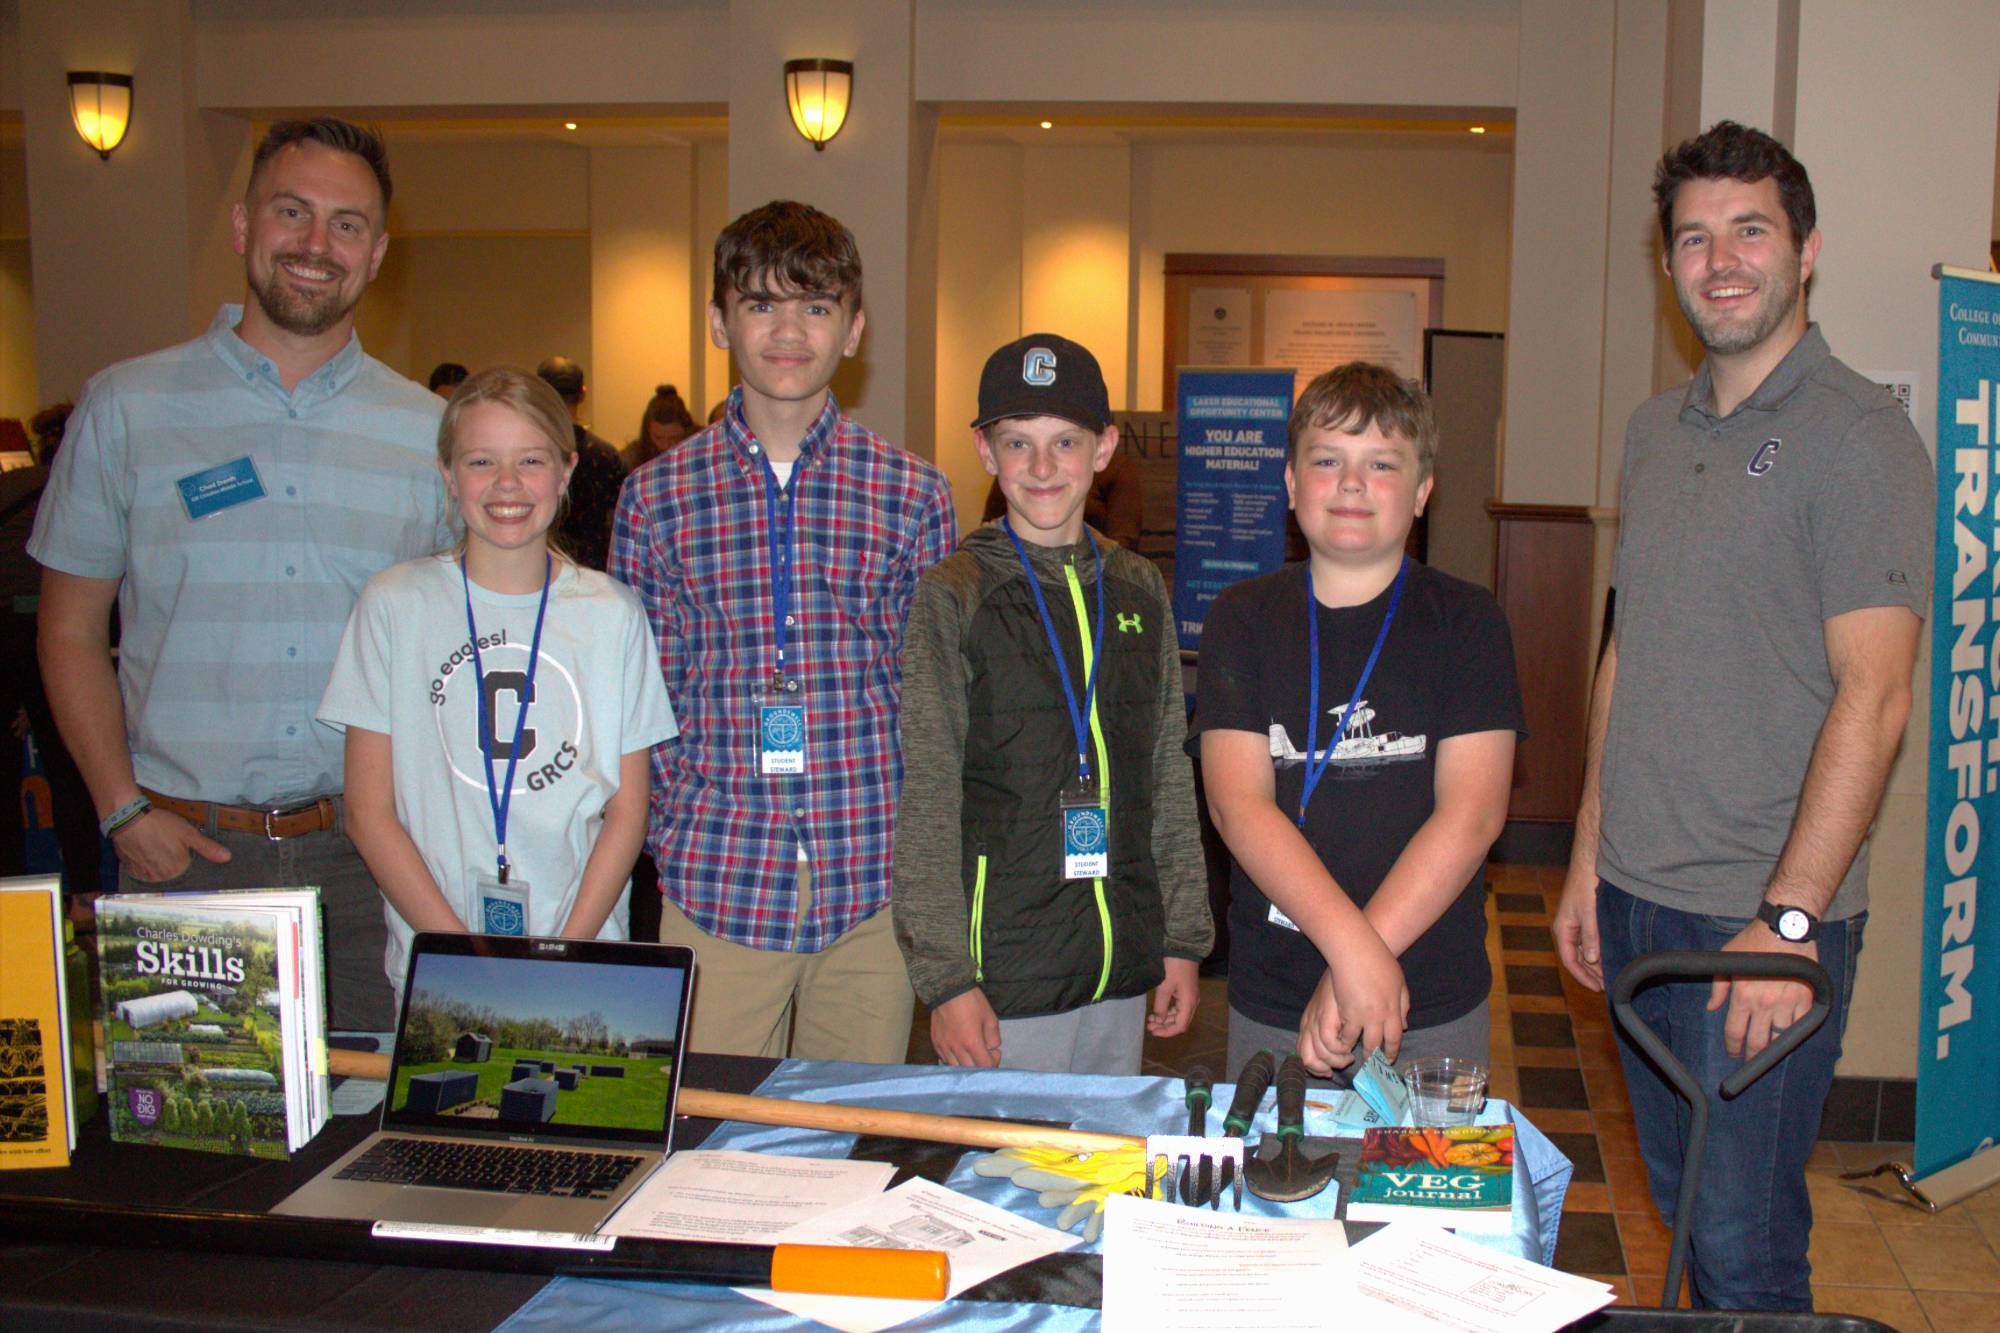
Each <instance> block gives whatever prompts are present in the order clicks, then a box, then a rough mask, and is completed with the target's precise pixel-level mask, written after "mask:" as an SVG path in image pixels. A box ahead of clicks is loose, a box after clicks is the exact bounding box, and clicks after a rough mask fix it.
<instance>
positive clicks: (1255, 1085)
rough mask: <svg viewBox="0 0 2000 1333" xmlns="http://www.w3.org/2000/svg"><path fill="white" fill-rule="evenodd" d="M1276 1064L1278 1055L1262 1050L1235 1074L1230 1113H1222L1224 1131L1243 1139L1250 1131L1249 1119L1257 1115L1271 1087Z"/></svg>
mask: <svg viewBox="0 0 2000 1333" xmlns="http://www.w3.org/2000/svg"><path fill="white" fill-rule="evenodd" d="M1277 1064H1278V1057H1277V1056H1275V1055H1273V1054H1271V1053H1270V1052H1269V1051H1259V1052H1257V1054H1255V1055H1253V1056H1251V1057H1250V1061H1249V1063H1248V1064H1246V1065H1244V1066H1243V1072H1242V1073H1240V1074H1238V1075H1237V1076H1236V1096H1235V1098H1234V1099H1233V1100H1232V1101H1231V1102H1230V1103H1229V1114H1228V1115H1227V1116H1225V1117H1223V1121H1222V1132H1223V1133H1225V1134H1234V1135H1235V1136H1236V1137H1237V1138H1239V1139H1240V1138H1242V1137H1243V1136H1245V1135H1246V1134H1248V1133H1249V1132H1250V1122H1251V1121H1253V1120H1255V1119H1256V1118H1257V1108H1258V1107H1259V1106H1262V1105H1263V1104H1264V1094H1265V1093H1266V1092H1268V1091H1270V1089H1271V1079H1272V1077H1273V1076H1274V1074H1275V1072H1276V1068H1277Z"/></svg>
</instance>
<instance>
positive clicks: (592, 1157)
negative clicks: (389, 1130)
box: [335, 1139, 640, 1199]
mask: <svg viewBox="0 0 2000 1333" xmlns="http://www.w3.org/2000/svg"><path fill="white" fill-rule="evenodd" d="M639 1162H640V1159H639V1158H638V1157H636V1156H625V1155H621V1154H618V1153H598V1152H566V1151H563V1150H562V1149H558V1148H531V1147H519V1146H515V1145H511V1144H500V1143H458V1142H453V1141H451V1140H448V1139H383V1140H381V1141H380V1142H378V1143H377V1144H376V1145H375V1146H374V1147H372V1148H370V1149H369V1150H368V1151H367V1152H365V1153H363V1154H361V1156H359V1157H357V1158H355V1159H354V1160H353V1161H352V1162H350V1163H348V1165H347V1166H346V1167H345V1168H343V1169H342V1170H341V1171H340V1172H338V1173H337V1174H336V1176H335V1179H337V1180H359V1181H369V1182H377V1183H382V1184H389V1185H424V1186H430V1187H433V1188H437V1189H453V1190H480V1191H483V1192H485V1193H490V1194H541V1195H552V1196H555V1197H557V1198H564V1199H608V1198H610V1197H611V1194H612V1192H613V1191H614V1190H616V1189H617V1188H618V1187H619V1185H621V1184H623V1183H624V1180H625V1177H627V1176H629V1175H631V1174H632V1172H633V1171H634V1170H636V1169H637V1168H638V1166H639Z"/></svg>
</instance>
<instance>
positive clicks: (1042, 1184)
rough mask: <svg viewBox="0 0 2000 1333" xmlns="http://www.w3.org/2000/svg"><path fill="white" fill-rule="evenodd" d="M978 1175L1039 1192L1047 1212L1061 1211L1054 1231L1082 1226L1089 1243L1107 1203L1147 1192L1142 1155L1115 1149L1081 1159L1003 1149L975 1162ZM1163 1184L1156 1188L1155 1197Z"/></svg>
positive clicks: (1099, 1228)
mask: <svg viewBox="0 0 2000 1333" xmlns="http://www.w3.org/2000/svg"><path fill="white" fill-rule="evenodd" d="M972 1169H973V1171H974V1172H975V1173H977V1174H978V1175H982V1176H988V1177H1004V1178H1005V1179H1007V1180H1010V1181H1012V1182H1013V1183H1014V1184H1015V1185H1017V1186H1019V1187H1020V1188H1022V1189H1028V1190H1034V1191H1036V1202H1037V1203H1039V1204H1040V1205H1041V1206H1042V1207H1044V1208H1061V1209H1062V1212H1061V1213H1059V1214H1058V1215H1057V1216H1056V1226H1057V1227H1059V1228H1061V1229H1062V1230H1064V1231H1067V1230H1069V1229H1070V1228H1071V1227H1073V1226H1075V1225H1076V1224H1077V1222H1078V1221H1079V1220H1082V1221H1083V1224H1084V1225H1083V1238H1084V1240H1085V1241H1093V1240H1096V1239H1097V1237H1098V1236H1099V1234H1100V1233H1102V1232H1103V1230H1104V1201H1105V1200H1106V1199H1108V1198H1109V1197H1111V1196H1112V1195H1114V1194H1139V1195H1143V1194H1145V1192H1146V1163H1145V1154H1144V1152H1143V1150H1141V1149H1138V1148H1133V1149H1129V1150H1121V1149H1113V1150H1110V1151H1107V1152H1097V1153H1090V1154H1088V1155H1087V1156H1080V1155H1078V1154H1076V1153H1068V1152H1060V1151H1057V1150H1055V1149H1052V1148H1005V1149H1002V1150H1001V1151H999V1152H996V1153H989V1154H987V1155H986V1156H984V1157H981V1158H979V1159H978V1160H977V1161H975V1162H973V1164H972ZM1164 1184H1165V1182H1164V1181H1155V1182H1154V1191H1153V1192H1154V1194H1155V1195H1158V1194H1160V1193H1161V1189H1162V1187H1163V1186H1164Z"/></svg>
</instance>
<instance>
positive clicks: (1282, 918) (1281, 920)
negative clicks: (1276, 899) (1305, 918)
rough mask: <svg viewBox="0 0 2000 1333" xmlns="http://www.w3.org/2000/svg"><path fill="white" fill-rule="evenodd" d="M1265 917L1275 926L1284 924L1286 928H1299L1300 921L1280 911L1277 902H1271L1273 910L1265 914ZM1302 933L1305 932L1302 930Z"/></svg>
mask: <svg viewBox="0 0 2000 1333" xmlns="http://www.w3.org/2000/svg"><path fill="white" fill-rule="evenodd" d="M1264 919H1265V920H1266V921H1269V922H1270V923H1271V924H1272V925H1274V926H1283V927H1284V928H1285V929H1286V930H1298V929H1299V923H1298V922H1296V921H1294V920H1292V919H1291V918H1290V917H1288V916H1286V915H1285V914H1284V913H1283V912H1280V911H1279V910H1278V905H1277V904H1276V903H1272V904H1271V910H1270V911H1269V912H1266V913H1265V914H1264ZM1300 933H1301V934H1303V933H1304V932H1303V931H1301V932H1300Z"/></svg>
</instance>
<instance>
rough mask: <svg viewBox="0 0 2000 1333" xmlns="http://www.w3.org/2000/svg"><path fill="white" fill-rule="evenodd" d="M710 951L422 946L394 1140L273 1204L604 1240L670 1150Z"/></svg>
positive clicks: (419, 940) (409, 997) (395, 1067)
mask: <svg viewBox="0 0 2000 1333" xmlns="http://www.w3.org/2000/svg"><path fill="white" fill-rule="evenodd" d="M693 985H694V952H693V951H692V950H690V949H685V948H680V947H677V946H673V945H664V944H634V943H627V942H624V941H613V940H556V939H537V938H532V937H529V938H522V937H510V936H499V935H447V934H432V933H428V932H426V933H422V934H419V935H418V936H417V937H416V939H415V940H414V941H413V942H412V945H411V954H410V972H409V978H408V982H407V984H406V985H405V986H404V988H403V1012H402V1016H401V1020H400V1022H399V1023H398V1025H397V1028H396V1049H395V1055H394V1057H393V1059H392V1061H391V1063H390V1066H389V1090H388V1095H387V1096H386V1097H385V1098H384V1099H383V1102H382V1123H381V1127H380V1128H379V1129H378V1130H377V1131H376V1132H375V1133H374V1134H371V1135H369V1136H368V1138H366V1139H364V1140H363V1141H362V1142H361V1143H360V1144H359V1145H357V1146H356V1147H355V1148H354V1149H353V1150H352V1151H350V1152H348V1153H346V1154H345V1155H343V1156H342V1157H341V1159H340V1160H339V1161H337V1162H335V1163H334V1164H333V1165H332V1166H330V1167H328V1168H327V1169H326V1170H324V1171H322V1172H321V1173H320V1174H319V1175H317V1176H315V1177H314V1178H313V1179H312V1180H311V1181H310V1182H309V1183H307V1184H306V1185H305V1186H304V1187H303V1188H301V1189H299V1190H297V1191H296V1192H294V1193H293V1194H291V1195H290V1196H289V1197H287V1198H286V1199H285V1201H284V1202H283V1203H280V1204H279V1205H278V1206H277V1207H276V1208H274V1209H272V1211H273V1212H275V1213H287V1214H292V1215H295V1216H304V1217H346V1218H362V1219H369V1220H378V1221H398V1222H446V1223H457V1224H460V1225H466V1226H492V1227H510V1228H518V1229H524V1230H537V1231H573V1232H585V1231H592V1230H594V1229H596V1227H597V1225H598V1224H599V1223H600V1222H602V1221H603V1220H604V1219H605V1218H607V1217H609V1216H610V1215H611V1213H612V1211H613V1210H614V1209H616V1208H617V1207H618V1205H619V1204H620V1203H622V1202H624V1200H625V1197H626V1196H627V1195H628V1194H630V1193H631V1192H632V1191H633V1190H634V1189H636V1188H638V1186H639V1184H640V1182H642V1181H643V1180H644V1179H645V1178H646V1176H647V1175H649V1174H650V1173H651V1172H652V1171H653V1169H654V1168H655V1167H657V1166H658V1165H659V1164H660V1162H661V1161H662V1160H663V1159H664V1158H665V1157H666V1155H667V1152H668V1151H669V1150H670V1148H671V1147H672V1135H673V1127H674V1099H675V1095H676V1093H677V1092H678V1090H679V1088H680V1078H681V1056H682V1053H683V1052H684V1051H685V1050H686V1042H687V1021H688V1001H689V996H690V994H691V992H692V988H693Z"/></svg>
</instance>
